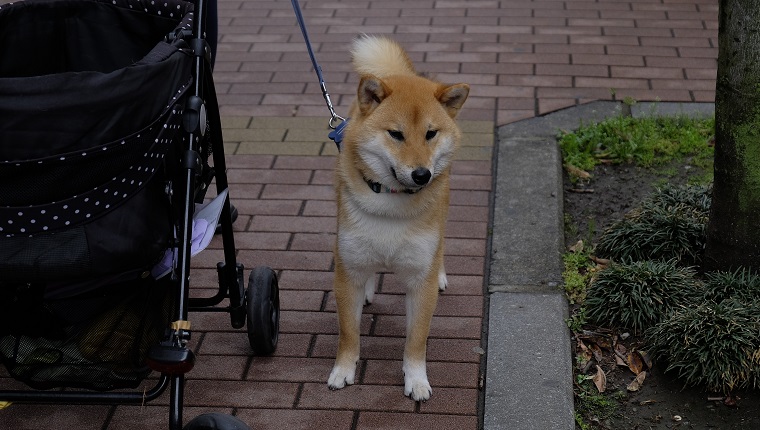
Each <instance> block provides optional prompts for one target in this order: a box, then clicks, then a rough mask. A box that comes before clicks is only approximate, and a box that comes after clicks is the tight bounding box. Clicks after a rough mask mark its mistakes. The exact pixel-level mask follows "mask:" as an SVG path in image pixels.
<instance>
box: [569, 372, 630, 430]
mask: <svg viewBox="0 0 760 430" xmlns="http://www.w3.org/2000/svg"><path fill="white" fill-rule="evenodd" d="M574 391H575V423H576V425H577V426H578V428H580V429H591V428H592V427H591V426H590V425H589V424H588V422H589V421H590V422H602V421H604V420H607V419H609V418H612V417H613V416H615V415H617V414H618V413H619V409H620V402H619V401H618V400H616V399H615V398H613V397H614V396H613V397H611V396H607V395H604V394H599V393H598V392H597V391H596V387H594V384H593V383H592V382H591V381H589V380H588V379H586V378H585V377H584V376H583V375H578V376H576V383H575V390H574Z"/></svg>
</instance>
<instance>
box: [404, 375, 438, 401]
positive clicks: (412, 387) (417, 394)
mask: <svg viewBox="0 0 760 430" xmlns="http://www.w3.org/2000/svg"><path fill="white" fill-rule="evenodd" d="M432 394H433V388H431V387H430V382H428V380H427V378H424V379H419V378H417V379H413V378H409V377H404V395H405V396H409V397H411V398H412V400H414V401H416V402H424V401H425V400H427V399H429V398H430V396H431V395H432Z"/></svg>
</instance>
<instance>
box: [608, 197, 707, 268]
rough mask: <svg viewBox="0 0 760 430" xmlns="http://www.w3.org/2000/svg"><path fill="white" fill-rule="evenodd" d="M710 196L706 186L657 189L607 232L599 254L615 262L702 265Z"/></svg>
mask: <svg viewBox="0 0 760 430" xmlns="http://www.w3.org/2000/svg"><path fill="white" fill-rule="evenodd" d="M710 194H711V189H710V187H705V186H687V187H672V186H666V187H663V188H661V189H658V190H656V191H655V192H654V193H653V194H652V195H650V196H649V197H647V198H646V199H645V200H644V201H643V202H642V203H641V205H640V206H639V207H638V208H636V209H634V210H633V211H631V212H629V213H628V214H627V215H626V217H625V218H624V219H622V220H620V221H618V222H616V223H615V224H613V225H612V226H610V227H608V228H607V229H606V230H605V231H604V233H603V234H602V236H601V237H600V238H599V243H598V244H597V245H596V253H597V255H598V256H600V257H604V258H609V259H612V260H615V261H642V260H661V261H667V260H675V261H677V262H679V263H680V264H682V265H685V266H690V265H695V264H699V263H700V262H701V260H702V255H703V253H704V249H705V244H706V241H707V221H708V218H709V207H710V203H711V197H710Z"/></svg>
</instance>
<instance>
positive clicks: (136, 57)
mask: <svg viewBox="0 0 760 430" xmlns="http://www.w3.org/2000/svg"><path fill="white" fill-rule="evenodd" d="M191 11H192V3H187V2H184V1H178V0H159V1H151V0H108V1H98V0H30V1H25V2H18V3H13V4H7V5H2V6H0V162H3V161H19V160H30V159H35V158H42V157H46V156H49V155H51V154H64V153H67V152H73V151H79V150H82V149H87V148H88V147H94V146H99V145H102V144H105V143H107V142H110V141H113V140H116V139H120V138H122V137H124V136H127V135H129V134H131V133H133V132H134V131H136V130H140V129H142V128H143V127H145V126H146V125H147V124H149V123H150V122H151V121H152V120H154V119H155V118H156V117H157V116H158V114H159V113H160V112H161V111H163V110H164V109H166V107H167V104H168V103H169V102H170V101H171V99H172V97H173V96H174V95H175V93H176V92H177V89H178V88H179V86H180V85H181V84H182V83H185V82H186V81H188V80H189V79H190V75H189V73H190V70H189V67H188V64H189V63H188V62H186V61H183V60H182V58H178V57H177V56H174V55H172V54H174V53H175V52H176V51H177V50H178V49H180V48H181V47H180V46H177V45H176V44H170V43H168V42H163V39H164V37H165V36H166V35H168V34H169V33H171V32H172V31H173V30H174V29H175V28H187V29H188V30H190V25H191V22H192V13H191ZM183 68H184V69H185V70H182V69H183Z"/></svg>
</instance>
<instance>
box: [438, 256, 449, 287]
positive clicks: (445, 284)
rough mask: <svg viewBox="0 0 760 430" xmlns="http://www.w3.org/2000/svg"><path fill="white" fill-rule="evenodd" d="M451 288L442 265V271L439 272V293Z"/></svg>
mask: <svg viewBox="0 0 760 430" xmlns="http://www.w3.org/2000/svg"><path fill="white" fill-rule="evenodd" d="M448 286H449V280H448V279H447V278H446V269H445V268H444V267H443V263H441V270H439V271H438V291H445V290H446V287H448Z"/></svg>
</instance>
